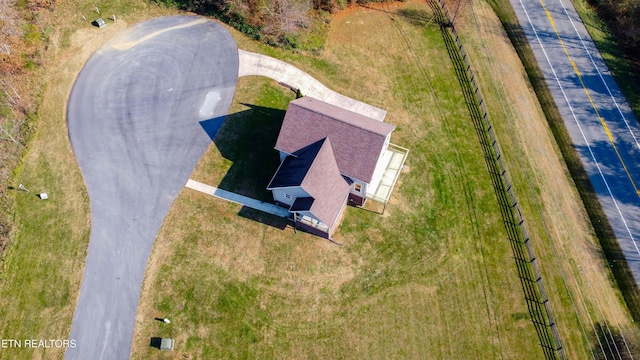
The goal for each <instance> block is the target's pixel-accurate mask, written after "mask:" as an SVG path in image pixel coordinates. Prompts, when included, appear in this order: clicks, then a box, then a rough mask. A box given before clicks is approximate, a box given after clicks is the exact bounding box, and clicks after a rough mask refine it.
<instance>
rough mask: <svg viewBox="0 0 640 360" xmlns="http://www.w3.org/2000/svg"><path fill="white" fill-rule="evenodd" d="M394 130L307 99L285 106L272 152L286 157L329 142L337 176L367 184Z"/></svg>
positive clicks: (318, 101)
mask: <svg viewBox="0 0 640 360" xmlns="http://www.w3.org/2000/svg"><path fill="white" fill-rule="evenodd" d="M394 129H395V126H393V125H391V124H389V123H385V122H382V121H378V120H374V119H371V118H369V117H366V116H363V115H360V114H357V113H354V112H351V111H349V110H345V109H342V108H339V107H337V106H334V105H331V104H327V103H325V102H322V101H320V100H316V99H313V98H310V97H303V98H300V99H296V100H294V101H292V102H290V103H289V108H288V109H287V113H286V115H285V117H284V121H283V123H282V128H281V129H280V134H279V135H278V141H277V142H276V146H275V148H276V149H277V150H280V151H284V152H285V153H288V154H293V153H294V152H295V151H297V150H299V149H301V148H304V147H305V146H307V145H309V144H312V143H314V142H316V141H318V140H321V139H323V138H325V137H327V138H329V139H331V146H332V148H333V154H334V155H335V161H336V163H337V165H338V168H339V170H340V172H341V173H342V174H344V175H347V176H349V177H352V178H355V179H358V180H362V181H365V182H367V183H369V182H371V177H372V176H373V171H374V170H375V168H376V162H377V161H378V156H379V155H380V152H381V151H382V147H383V146H384V141H385V138H386V137H387V135H389V134H390V133H391V132H392V131H393V130H394Z"/></svg>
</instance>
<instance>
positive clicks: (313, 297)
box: [0, 0, 637, 359]
mask: <svg viewBox="0 0 640 360" xmlns="http://www.w3.org/2000/svg"><path fill="white" fill-rule="evenodd" d="M472 4H474V6H473V7H471V8H466V10H465V12H463V13H462V14H461V16H463V18H464V16H466V19H467V20H469V21H468V22H467V24H468V25H467V26H468V27H467V28H466V29H465V28H464V27H463V28H461V29H459V31H461V32H462V33H463V36H464V41H465V46H467V45H466V44H469V46H468V48H467V52H468V53H469V54H470V56H471V57H472V58H473V59H474V66H476V64H477V67H478V71H477V72H478V76H479V78H481V80H482V81H481V86H485V85H483V84H486V90H484V91H485V99H486V101H487V103H488V106H489V109H490V111H491V112H492V114H502V115H494V123H495V126H496V128H499V131H498V134H499V135H498V136H499V137H500V141H501V146H502V147H503V149H504V150H505V151H507V152H509V153H511V152H515V153H516V154H519V155H520V156H519V157H517V158H516V159H520V160H518V161H515V160H513V159H514V158H511V160H509V161H511V162H510V163H509V168H510V172H511V175H512V177H513V179H514V182H515V183H516V186H517V190H516V191H521V192H520V193H518V194H522V195H521V201H523V202H525V203H527V204H528V205H522V206H523V208H524V210H523V211H525V212H526V217H527V219H528V221H531V222H532V224H531V227H530V232H531V234H532V236H534V237H535V239H536V251H537V253H538V256H539V257H540V261H541V263H542V264H543V265H544V266H543V271H544V273H543V274H544V276H545V278H547V279H549V280H548V281H547V286H548V287H549V289H548V291H549V292H550V294H551V295H550V296H551V297H552V305H553V309H554V314H555V315H556V318H557V319H558V322H559V323H560V325H559V326H560V328H561V330H562V333H561V335H562V336H563V341H564V345H565V347H566V348H567V352H568V354H569V355H570V357H571V358H586V357H589V354H590V352H589V349H590V348H591V347H594V346H595V337H594V336H595V335H593V334H590V332H591V330H590V329H589V325H590V323H588V322H587V320H586V319H587V318H588V316H589V315H593V318H594V319H596V320H598V321H604V322H605V323H607V324H611V326H612V327H614V328H615V329H621V331H622V332H623V333H624V334H626V335H630V332H632V330H630V328H631V329H632V326H631V325H630V322H629V317H628V314H627V313H626V311H625V309H624V307H623V306H622V305H621V302H620V299H619V298H618V297H617V293H616V292H615V291H614V290H613V288H612V286H611V283H610V281H609V279H608V278H607V276H608V273H607V272H606V270H605V269H604V268H605V266H604V264H603V262H602V259H601V257H600V255H599V251H600V250H599V247H598V245H597V243H595V242H594V235H593V230H592V228H591V227H590V225H589V223H588V221H587V218H586V215H585V214H584V211H583V210H581V209H582V207H581V205H580V202H579V197H578V196H577V194H576V192H575V190H574V189H573V188H572V187H571V186H572V184H571V183H570V181H568V180H567V179H568V177H567V171H566V168H564V167H563V166H562V163H561V162H560V159H559V155H558V150H557V147H555V146H554V142H553V141H552V140H553V138H552V136H551V134H550V132H549V130H548V128H547V126H546V123H545V121H544V118H543V117H542V115H541V114H542V111H541V110H540V108H539V107H538V105H537V100H535V97H534V96H533V95H532V92H531V90H530V88H529V86H528V83H527V82H526V79H525V73H524V71H523V69H522V67H521V65H520V62H519V59H518V58H517V56H515V55H514V53H513V50H512V49H510V48H509V47H508V46H507V45H508V40H507V39H506V38H505V37H504V35H503V34H502V33H501V32H500V24H499V22H498V21H497V19H496V18H495V16H494V15H493V13H492V12H491V11H490V10H488V9H487V7H486V6H484V5H482V4H484V3H483V2H479V1H474V2H472ZM94 6H95V5H94V4H93V3H89V2H86V1H81V2H69V1H66V2H65V1H63V2H60V3H59V4H58V5H57V9H56V13H55V15H56V16H54V18H53V19H52V24H51V29H52V32H51V38H52V42H51V45H50V47H49V50H48V51H49V53H48V54H49V55H48V56H47V57H46V58H47V59H48V60H47V62H46V63H45V65H44V67H43V69H42V72H41V73H38V74H37V75H38V76H37V78H36V80H34V81H36V82H39V83H41V84H43V85H42V86H43V87H44V91H43V95H42V98H43V100H42V104H41V106H40V108H39V111H38V121H37V129H36V132H35V135H34V137H33V139H32V141H31V142H30V143H29V146H28V151H27V153H26V155H25V157H24V159H23V162H22V165H21V166H20V168H19V169H17V170H16V171H15V175H14V178H13V180H14V182H15V184H12V185H13V186H16V185H17V184H19V183H24V184H25V185H27V187H28V188H29V189H30V190H31V192H30V193H22V192H15V193H14V195H13V196H14V199H15V208H14V209H13V214H12V215H13V218H14V222H15V223H16V224H20V225H19V226H18V227H17V228H16V229H15V230H14V236H13V239H14V240H13V243H12V244H11V245H10V247H9V248H8V250H7V252H6V253H5V254H4V256H3V259H2V260H3V267H2V274H1V275H2V276H1V282H0V294H1V297H0V318H1V319H2V321H0V335H1V336H2V338H3V339H20V338H22V339H25V338H28V339H34V338H35V339H64V338H66V337H67V336H68V333H69V330H70V327H71V319H72V315H73V310H74V307H75V301H76V298H77V294H78V289H79V285H80V280H81V277H82V270H83V266H84V258H85V255H86V254H85V252H86V246H87V241H88V237H89V229H90V223H89V210H90V209H89V205H88V204H89V203H88V199H87V197H86V192H85V190H84V186H83V182H82V177H81V174H80V172H79V171H78V169H77V166H76V162H75V159H74V157H73V153H72V150H71V146H70V144H69V142H68V136H67V129H66V119H65V107H64V104H65V103H66V100H67V97H68V94H69V92H70V90H71V87H72V84H73V81H74V79H75V76H76V75H77V73H78V72H79V71H80V69H81V67H82V65H83V63H84V61H86V59H87V58H88V57H89V56H90V54H91V53H92V52H93V51H94V50H95V49H97V48H99V46H100V45H101V44H103V43H104V42H105V41H107V40H108V39H109V38H110V37H111V36H113V35H115V34H116V33H117V32H118V31H120V30H122V29H124V27H125V26H126V25H132V24H134V23H137V22H138V21H142V20H144V19H147V18H150V17H154V16H160V15H164V14H171V13H173V10H170V9H164V8H160V7H156V6H155V5H151V4H150V3H145V2H142V1H134V0H128V1H124V0H123V1H115V0H114V1H109V2H104V3H101V4H98V6H99V7H100V9H101V13H102V15H103V17H108V16H109V15H110V13H114V14H116V15H117V16H118V22H117V23H115V24H114V23H108V26H107V27H106V28H105V29H102V30H99V29H96V28H93V27H91V26H89V25H88V24H87V23H84V22H82V21H80V20H79V19H80V15H85V16H86V17H87V18H91V17H92V16H94V14H92V13H91V9H92V8H93V7H94ZM401 9H404V10H409V11H408V12H405V13H404V14H405V15H406V14H411V15H412V16H413V18H407V17H406V16H400V15H399V14H400V13H399V12H398V11H399V10H401ZM469 9H471V10H473V11H475V12H473V13H471V12H469ZM380 10H383V11H380ZM430 11H431V10H430V9H429V8H428V7H427V6H426V5H424V4H423V3H421V2H417V1H410V2H408V3H402V4H400V3H398V4H392V5H385V6H383V7H381V8H380V9H379V10H372V9H363V8H358V7H356V8H353V9H348V10H346V11H344V12H341V13H339V14H336V15H334V16H333V22H332V27H331V29H330V34H329V38H328V40H327V46H326V50H325V51H324V52H323V53H322V54H319V55H309V54H304V53H291V52H284V51H281V50H278V49H274V48H270V47H266V46H264V45H261V44H259V43H256V42H253V41H251V40H249V39H247V38H246V37H244V35H242V34H239V33H237V32H235V31H234V32H232V34H233V35H234V37H235V38H236V40H237V41H238V43H239V45H240V47H241V48H243V49H247V50H251V51H257V52H261V53H265V54H268V55H271V56H274V57H277V58H280V59H283V60H285V61H288V62H290V63H293V64H295V65H296V66H298V67H300V68H302V69H304V70H305V71H307V72H309V73H310V74H312V75H313V76H314V77H316V78H317V79H319V80H320V81H322V82H323V83H325V84H326V85H328V86H329V87H331V88H332V89H334V90H337V91H339V92H341V93H343V94H345V95H347V96H351V97H353V98H356V99H358V100H361V101H365V102H367V103H370V104H372V105H375V106H379V107H381V108H384V109H387V110H388V116H387V119H386V121H388V122H390V123H393V124H394V125H396V126H397V129H396V131H395V132H394V134H393V137H392V142H394V143H396V144H399V145H401V146H404V147H407V148H409V149H410V151H411V152H410V154H409V158H408V160H407V166H406V168H405V171H404V172H403V174H402V175H401V177H400V180H399V183H398V185H397V188H396V190H395V192H394V195H393V196H392V199H391V203H390V204H389V205H388V206H387V211H386V212H385V214H384V215H379V214H376V213H373V212H369V211H366V210H362V209H356V208H348V209H347V211H346V215H345V217H344V220H343V223H342V225H341V227H340V229H339V230H338V232H337V234H336V235H335V240H336V242H338V243H341V244H343V246H338V245H335V244H333V243H330V242H328V241H325V240H322V239H320V238H317V237H313V236H310V235H308V234H304V233H300V232H299V233H297V234H296V233H294V231H293V229H292V228H291V227H290V226H288V224H287V222H286V221H284V220H281V219H277V218H274V217H271V216H269V215H265V214H261V213H259V212H256V211H252V210H247V209H242V208H241V207H240V206H238V205H235V204H231V203H227V202H224V201H221V200H217V199H215V198H212V197H210V196H207V195H204V194H200V193H197V192H195V191H192V190H188V189H185V190H184V191H183V192H182V193H181V195H180V197H179V198H178V199H177V200H176V202H175V203H174V205H173V207H172V209H171V212H170V214H169V215H168V217H167V219H166V222H165V225H164V226H163V228H162V230H161V232H160V233H159V234H158V238H157V241H156V244H155V246H154V250H153V254H152V256H151V258H150V260H149V263H148V267H147V273H146V277H145V283H144V288H143V292H142V295H141V302H140V306H139V309H138V316H137V319H136V328H135V338H134V345H133V346H134V347H133V353H132V357H133V358H136V359H146V358H183V357H187V358H188V357H191V358H200V359H209V358H295V359H299V358H353V359H356V358H357V359H360V358H380V359H388V358H420V359H423V358H434V359H441V358H449V359H475V358H478V357H479V356H481V357H483V358H513V359H522V358H531V359H538V358H540V357H541V356H542V351H541V350H540V347H539V345H538V339H537V336H536V333H535V331H534V328H533V326H532V325H531V321H530V318H529V314H528V311H527V307H526V305H525V301H524V299H523V294H522V289H521V285H520V281H519V279H518V278H517V273H516V271H515V265H514V262H513V258H512V254H511V249H510V245H509V243H508V240H507V238H506V234H505V230H504V226H503V224H502V220H501V217H500V212H499V209H498V206H497V202H496V198H495V194H494V192H493V189H492V188H491V182H490V178H489V175H488V174H487V170H486V166H485V163H484V159H483V156H482V152H481V150H480V146H479V144H478V140H477V137H476V135H475V132H474V130H473V124H472V122H471V120H470V119H469V115H468V112H467V108H466V105H465V104H464V101H463V97H462V94H461V93H460V88H459V85H458V83H457V80H456V78H455V74H454V72H453V68H452V66H451V63H450V61H449V58H448V55H447V52H446V49H445V47H444V44H443V43H442V37H441V36H440V31H439V29H438V27H437V26H436V25H434V24H432V23H430V22H429V19H430V14H431V12H430ZM472 14H475V15H473V16H472ZM95 15H97V14H95ZM474 16H475V17H474ZM476 30H477V31H476ZM488 44H490V45H491V47H492V50H490V51H489V50H486V48H487V47H488ZM483 49H484V50H483ZM500 49H502V50H500ZM496 59H499V61H497V60H496ZM293 97H294V94H293V93H292V92H291V91H289V90H287V89H284V88H282V87H280V86H279V85H277V84H275V83H274V82H272V81H270V80H266V79H259V78H243V79H241V80H240V82H239V85H238V90H237V91H236V98H235V100H234V104H233V108H232V113H233V114H232V115H230V116H229V118H228V119H227V122H226V123H225V125H224V127H223V128H222V129H221V130H220V133H219V135H220V136H219V137H218V138H216V140H215V141H214V142H213V143H212V145H211V146H210V148H209V149H208V151H207V153H206V154H205V156H204V157H203V159H202V160H201V162H200V163H199V164H198V166H197V168H196V169H195V171H194V173H193V174H192V176H191V177H192V178H193V179H195V180H198V181H202V182H204V183H207V184H211V185H216V186H220V187H223V188H225V189H228V190H232V191H237V192H242V193H244V194H245V195H248V196H252V197H255V198H259V199H263V200H269V198H270V194H269V193H268V192H267V191H266V190H265V189H264V188H265V187H266V184H267V182H268V180H269V178H270V175H271V174H272V172H273V171H275V166H277V163H278V157H277V153H276V152H275V150H273V149H272V147H273V145H274V144H270V143H269V142H270V141H275V136H276V135H277V131H278V127H279V122H280V121H281V119H282V116H283V110H284V109H286V106H287V103H288V101H290V100H291V99H292V98H293ZM505 103H506V104H509V106H507V107H502V105H501V104H505ZM506 129H513V132H512V133H509V132H505V130H506ZM509 134H511V135H509ZM533 135H535V136H533ZM525 140H526V141H525ZM526 179H529V181H531V185H530V187H529V184H528V183H527V181H526ZM265 180H266V181H265ZM519 189H522V190H519ZM529 189H531V190H529ZM40 191H46V192H48V193H49V195H50V199H49V200H46V201H43V200H39V199H37V198H36V197H35V196H34V193H36V192H40ZM523 192H524V193H523ZM578 267H579V268H580V269H582V270H580V272H578V273H577V274H576V275H575V276H574V277H568V275H567V274H573V271H574V270H575V269H576V268H578ZM563 279H569V280H572V281H571V282H570V283H569V284H568V285H567V284H566V283H565V282H563V281H562V280H563ZM589 284H593V286H596V287H597V289H598V292H597V293H592V291H593V287H590V286H588V285H589ZM564 287H568V290H563V289H564ZM579 293H583V294H586V300H587V301H585V303H584V304H582V303H579V301H580V298H579V297H578V295H577V294H579ZM572 296H573V297H572ZM572 299H575V301H574V300H572ZM596 299H597V300H596ZM576 302H578V303H579V304H578V305H576ZM599 304H603V305H602V306H604V308H600V307H599V306H600V305H599ZM605 304H606V305H605ZM165 316H166V317H169V318H170V319H171V320H172V322H171V324H170V325H168V324H164V323H161V322H159V321H155V320H153V318H154V317H165ZM599 324H600V325H601V324H603V323H602V322H600V323H599ZM583 325H584V327H585V328H586V329H587V330H586V331H585V332H586V333H587V334H586V335H584V336H583V335H581V330H580V329H581V326H583ZM156 336H162V337H174V338H175V339H176V348H175V350H174V351H173V352H160V351H159V350H157V349H155V348H151V347H149V339H150V338H151V337H156ZM628 338H629V339H634V338H632V337H628ZM635 339H637V337H636V338H635ZM62 356H63V349H38V350H28V349H0V358H3V359H4V358H6V359H21V358H22V359H38V358H41V359H51V358H62Z"/></svg>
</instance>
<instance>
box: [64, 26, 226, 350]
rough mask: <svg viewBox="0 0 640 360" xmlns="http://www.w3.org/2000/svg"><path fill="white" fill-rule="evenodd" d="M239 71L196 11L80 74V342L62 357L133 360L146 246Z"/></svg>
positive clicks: (74, 100)
mask: <svg viewBox="0 0 640 360" xmlns="http://www.w3.org/2000/svg"><path fill="white" fill-rule="evenodd" d="M237 77H238V51H237V46H236V44H235V42H234V40H233V39H232V37H231V36H230V34H229V33H228V32H227V31H226V30H225V29H224V28H223V27H221V26H219V25H218V24H216V23H215V22H212V21H208V20H205V19H204V18H200V17H191V16H177V17H165V18H158V19H154V20H150V21H148V22H145V23H142V24H139V25H137V26H134V27H132V28H131V29H129V30H127V31H125V32H124V33H123V34H122V35H120V36H118V37H117V38H115V39H113V40H112V41H111V42H110V43H109V44H107V45H105V46H104V47H103V48H102V49H100V50H99V51H97V52H96V53H95V54H94V55H93V56H92V57H91V58H90V59H89V61H88V62H87V64H86V65H85V67H84V69H83V70H82V72H81V73H80V75H79V77H78V79H77V81H76V84H75V85H74V88H73V90H72V93H71V98H70V100H69V107H68V123H69V136H70V138H71V143H72V145H73V150H74V153H75V155H76V158H77V160H78V163H79V165H80V169H81V171H82V174H83V176H84V181H85V183H86V186H87V191H88V194H89V200H90V204H91V236H90V243H89V249H88V254H87V262H86V267H85V271H84V277H83V280H82V286H81V288H80V296H79V299H78V304H77V307H76V311H75V315H74V319H73V325H72V328H71V335H70V338H71V339H76V343H77V347H76V348H75V349H68V350H67V353H66V356H65V358H66V359H80V360H85V359H108V360H114V359H128V358H129V355H130V351H131V340H132V337H133V327H134V320H135V314H136V310H137V304H138V299H139V295H140V289H141V285H142V279H143V275H144V271H145V266H146V264H147V259H148V256H149V252H150V250H151V247H152V245H153V242H154V240H155V237H156V234H157V233H158V230H159V229H160V226H161V224H162V222H163V219H164V218H165V216H166V214H167V212H168V210H169V207H170V206H171V204H172V202H173V201H174V199H175V198H176V196H177V195H178V193H179V192H180V190H181V189H182V187H183V186H184V184H185V183H186V181H187V180H188V178H189V175H190V174H191V172H192V170H193V168H194V167H195V165H196V163H197V162H198V160H199V159H200V157H201V156H202V154H203V153H204V151H205V150H206V148H207V146H208V145H209V144H210V142H211V140H210V137H209V135H212V134H213V133H214V132H215V131H216V129H217V128H219V125H220V124H221V119H222V118H221V117H223V116H224V115H226V114H227V112H228V109H229V106H230V105H231V101H232V98H233V92H234V90H235V85H236V81H237ZM206 119H216V120H211V121H205V122H202V123H200V121H202V120H206ZM204 129H207V131H208V133H209V134H208V133H207V132H205V130H204ZM150 321H153V320H152V319H150Z"/></svg>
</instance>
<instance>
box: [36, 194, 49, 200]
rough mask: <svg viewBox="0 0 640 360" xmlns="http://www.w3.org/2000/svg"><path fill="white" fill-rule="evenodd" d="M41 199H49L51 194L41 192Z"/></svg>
mask: <svg viewBox="0 0 640 360" xmlns="http://www.w3.org/2000/svg"><path fill="white" fill-rule="evenodd" d="M38 196H40V200H47V199H48V198H49V194H47V193H40V195H38Z"/></svg>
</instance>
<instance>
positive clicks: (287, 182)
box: [267, 141, 333, 190]
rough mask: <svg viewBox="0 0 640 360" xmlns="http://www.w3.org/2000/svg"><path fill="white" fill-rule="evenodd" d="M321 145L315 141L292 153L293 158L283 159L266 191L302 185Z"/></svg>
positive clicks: (320, 142)
mask: <svg viewBox="0 0 640 360" xmlns="http://www.w3.org/2000/svg"><path fill="white" fill-rule="evenodd" d="M322 144H323V142H322V141H317V142H315V143H313V144H311V145H308V146H305V147H304V148H302V149H299V150H297V151H294V152H292V155H293V156H287V157H286V158H284V160H283V161H282V164H280V167H279V168H278V171H276V173H275V175H274V176H273V179H271V182H270V183H269V186H267V189H268V190H270V189H273V188H282V187H291V186H300V185H302V181H303V180H304V177H305V176H306V175H307V172H308V171H309V169H310V168H311V165H312V164H313V162H314V161H315V159H316V156H317V155H318V152H319V151H320V148H322ZM332 156H333V155H332Z"/></svg>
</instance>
